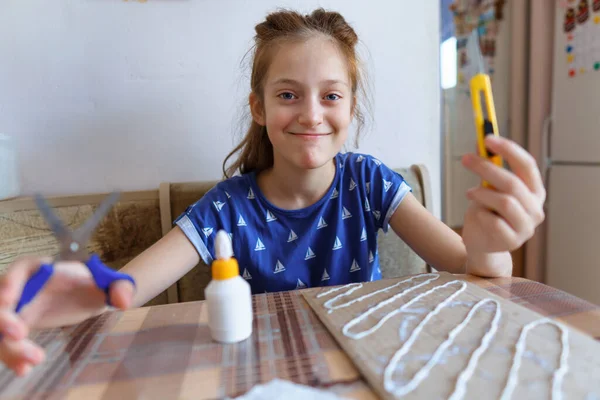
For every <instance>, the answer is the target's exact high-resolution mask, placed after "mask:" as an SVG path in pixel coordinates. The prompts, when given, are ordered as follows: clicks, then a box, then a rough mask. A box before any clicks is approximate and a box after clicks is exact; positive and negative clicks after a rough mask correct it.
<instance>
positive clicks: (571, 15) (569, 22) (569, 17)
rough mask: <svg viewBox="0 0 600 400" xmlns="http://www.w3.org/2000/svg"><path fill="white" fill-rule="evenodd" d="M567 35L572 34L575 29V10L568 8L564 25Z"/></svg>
mask: <svg viewBox="0 0 600 400" xmlns="http://www.w3.org/2000/svg"><path fill="white" fill-rule="evenodd" d="M563 29H564V31H565V33H571V32H573V30H574V29H575V9H573V8H567V11H566V12H565V22H564V23H563Z"/></svg>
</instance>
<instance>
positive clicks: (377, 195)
mask: <svg viewBox="0 0 600 400" xmlns="http://www.w3.org/2000/svg"><path fill="white" fill-rule="evenodd" d="M364 158H365V166H364V170H363V173H364V174H365V176H364V178H363V179H365V181H366V186H367V187H366V192H367V197H368V199H369V202H370V204H371V208H372V211H373V214H374V216H375V224H376V226H377V228H381V229H383V231H384V232H387V230H388V227H389V223H390V219H391V218H392V215H393V214H394V212H395V211H396V209H397V208H398V206H399V205H400V203H401V202H402V200H403V199H404V197H405V196H406V195H407V193H409V192H411V191H412V188H411V187H410V186H409V185H408V184H407V183H406V181H405V180H404V178H403V177H402V175H401V174H399V173H398V172H396V171H394V170H392V169H391V168H388V167H387V166H386V165H385V164H383V163H382V162H381V161H379V160H378V159H376V158H373V157H371V156H364Z"/></svg>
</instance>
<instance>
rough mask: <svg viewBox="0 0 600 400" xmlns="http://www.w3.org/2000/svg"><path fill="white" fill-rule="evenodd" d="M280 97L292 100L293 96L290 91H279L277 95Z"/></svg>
mask: <svg viewBox="0 0 600 400" xmlns="http://www.w3.org/2000/svg"><path fill="white" fill-rule="evenodd" d="M279 97H280V98H282V99H283V100H294V97H296V96H294V95H293V94H292V93H290V92H285V93H281V94H280V95H279Z"/></svg>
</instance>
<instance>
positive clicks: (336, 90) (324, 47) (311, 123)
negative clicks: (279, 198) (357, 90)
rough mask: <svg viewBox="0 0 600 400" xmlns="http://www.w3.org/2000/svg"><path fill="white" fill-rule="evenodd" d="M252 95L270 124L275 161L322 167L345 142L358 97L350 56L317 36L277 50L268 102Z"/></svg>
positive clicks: (261, 118)
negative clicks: (350, 69)
mask: <svg viewBox="0 0 600 400" xmlns="http://www.w3.org/2000/svg"><path fill="white" fill-rule="evenodd" d="M253 97H254V96H252V95H251V98H250V104H251V107H252V112H253V116H254V119H255V120H256V122H258V123H259V124H261V125H266V127H267V132H268V135H269V139H270V140H271V143H272V144H273V151H274V161H275V165H281V164H282V163H284V164H289V165H291V166H294V167H297V168H302V169H314V168H319V167H321V166H323V165H325V164H327V163H329V162H331V160H332V158H333V157H334V156H335V155H336V154H337V153H338V152H339V151H340V149H341V148H342V146H343V144H344V142H345V141H346V138H347V136H348V126H349V125H350V122H351V121H352V115H353V111H352V110H353V108H354V96H353V93H352V86H351V82H350V79H349V76H348V69H347V66H346V61H345V59H344V58H343V55H342V54H341V53H340V51H339V50H338V48H337V47H336V46H335V44H334V43H332V42H331V41H330V40H327V39H324V38H314V39H310V40H308V41H305V42H299V43H289V44H285V45H284V46H281V47H280V48H279V49H277V50H275V54H274V55H273V59H272V63H271V65H270V67H269V71H268V73H267V76H266V82H265V85H264V104H260V102H259V101H258V100H257V99H256V98H255V97H254V98H253Z"/></svg>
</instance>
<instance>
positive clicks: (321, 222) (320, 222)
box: [317, 217, 327, 229]
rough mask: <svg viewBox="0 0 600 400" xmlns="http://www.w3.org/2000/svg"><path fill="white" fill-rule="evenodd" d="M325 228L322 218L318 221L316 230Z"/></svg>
mask: <svg viewBox="0 0 600 400" xmlns="http://www.w3.org/2000/svg"><path fill="white" fill-rule="evenodd" d="M325 227H327V222H325V220H324V219H323V217H321V219H319V225H317V229H321V228H325Z"/></svg>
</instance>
